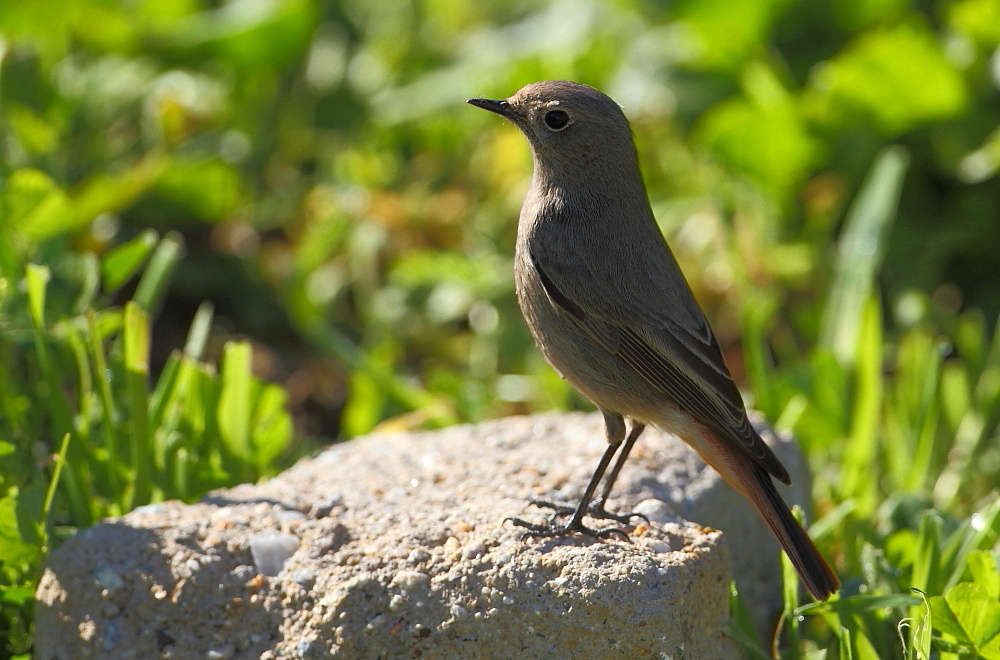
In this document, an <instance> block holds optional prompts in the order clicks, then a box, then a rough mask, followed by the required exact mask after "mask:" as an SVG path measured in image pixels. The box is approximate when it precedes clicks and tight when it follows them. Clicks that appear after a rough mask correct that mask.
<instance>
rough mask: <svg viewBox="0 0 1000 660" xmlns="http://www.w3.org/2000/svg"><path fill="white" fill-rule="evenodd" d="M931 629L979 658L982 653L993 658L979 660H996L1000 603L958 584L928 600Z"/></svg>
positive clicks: (975, 588)
mask: <svg viewBox="0 0 1000 660" xmlns="http://www.w3.org/2000/svg"><path fill="white" fill-rule="evenodd" d="M931 613H932V617H933V624H934V628H935V629H937V630H940V631H942V632H944V633H947V634H949V635H953V636H954V637H955V638H956V639H958V641H959V642H961V643H965V644H970V645H972V646H973V647H974V648H975V649H977V650H978V651H979V652H980V654H981V655H983V652H984V650H986V649H995V650H996V652H997V654H996V655H992V656H986V655H983V657H987V658H990V659H991V660H992V659H993V658H1000V644H998V641H1000V640H997V639H996V638H997V637H998V636H1000V601H998V600H997V599H996V598H994V597H992V596H990V594H988V593H987V592H986V590H985V589H984V588H983V587H981V586H980V585H978V584H975V583H972V582H960V583H959V584H956V585H955V586H954V587H952V588H951V589H949V590H948V593H946V594H945V595H944V596H934V597H933V598H931Z"/></svg>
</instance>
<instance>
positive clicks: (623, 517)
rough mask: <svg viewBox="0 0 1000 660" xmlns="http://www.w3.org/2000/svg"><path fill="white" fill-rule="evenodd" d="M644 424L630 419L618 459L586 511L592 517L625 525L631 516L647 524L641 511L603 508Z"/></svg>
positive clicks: (643, 428)
mask: <svg viewBox="0 0 1000 660" xmlns="http://www.w3.org/2000/svg"><path fill="white" fill-rule="evenodd" d="M645 428H646V425H645V424H643V423H642V422H637V421H635V420H633V421H632V428H631V430H629V434H628V438H626V439H625V444H624V445H622V452H621V453H620V454H619V455H618V460H617V461H615V466H614V467H613V468H611V472H610V473H609V474H608V478H607V479H606V480H605V481H604V488H602V489H601V495H600V496H599V497H598V498H597V499H596V500H594V503H593V505H591V507H590V510H589V511H588V513H589V514H590V515H591V516H593V517H594V518H602V519H606V520H616V521H618V522H620V523H621V524H623V525H627V524H628V523H629V521H630V520H632V518H642V519H643V520H645V521H646V524H647V525H648V524H649V519H648V518H647V517H646V516H644V515H642V514H641V513H624V514H614V513H610V512H609V511H608V510H607V509H605V508H604V506H605V504H607V501H608V495H610V494H611V489H612V488H614V487H615V481H617V480H618V473H619V472H621V471H622V466H623V465H625V461H626V460H628V455H629V452H631V451H632V446H633V445H634V444H635V441H636V440H638V439H639V436H640V435H642V432H643V430H645Z"/></svg>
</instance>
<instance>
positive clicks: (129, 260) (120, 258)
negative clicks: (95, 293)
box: [101, 229, 157, 291]
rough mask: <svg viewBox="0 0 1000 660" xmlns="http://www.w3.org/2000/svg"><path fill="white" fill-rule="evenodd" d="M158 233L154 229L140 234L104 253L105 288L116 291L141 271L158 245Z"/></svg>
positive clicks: (102, 260) (103, 275)
mask: <svg viewBox="0 0 1000 660" xmlns="http://www.w3.org/2000/svg"><path fill="white" fill-rule="evenodd" d="M156 240H157V233H156V232H155V231H154V230H152V229H147V230H146V231H144V232H142V233H141V234H139V235H138V236H137V237H135V238H133V239H132V240H131V241H128V242H127V243H123V244H121V245H119V246H118V247H116V248H115V249H113V250H111V251H110V252H108V253H107V254H106V255H104V258H103V259H101V277H102V278H103V280H104V290H105V291H114V290H116V289H118V287H120V286H122V285H123V284H125V283H126V282H128V281H129V280H130V279H132V277H133V276H134V275H135V274H136V273H137V272H139V269H140V268H141V267H142V264H143V263H145V261H146V258H147V257H148V256H149V253H150V252H151V251H152V250H153V246H155V245H156Z"/></svg>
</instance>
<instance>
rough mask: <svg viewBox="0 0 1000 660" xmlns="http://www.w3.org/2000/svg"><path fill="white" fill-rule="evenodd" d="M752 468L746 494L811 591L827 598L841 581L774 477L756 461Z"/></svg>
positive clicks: (819, 596)
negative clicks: (790, 507)
mask: <svg viewBox="0 0 1000 660" xmlns="http://www.w3.org/2000/svg"><path fill="white" fill-rule="evenodd" d="M750 470H752V471H753V476H752V477H750V476H749V475H747V481H750V482H751V483H745V486H746V490H747V491H749V492H747V493H746V494H747V498H748V499H749V500H750V502H751V503H752V504H753V505H754V508H755V509H757V512H758V513H760V515H761V517H762V518H763V519H764V522H766V523H767V526H768V527H769V528H770V529H771V532H772V533H773V534H774V536H775V538H777V539H778V543H780V544H781V547H782V549H784V551H785V554H787V555H788V558H789V559H791V560H792V566H794V567H795V570H796V571H797V572H798V574H799V577H801V578H802V582H803V583H804V584H805V585H806V588H807V589H808V590H809V593H811V594H812V595H813V596H814V597H815V598H816V599H817V600H826V599H827V598H829V597H830V596H831V595H832V594H833V593H834V592H836V591H837V589H839V588H840V581H839V580H838V579H837V576H836V575H834V573H833V569H832V568H830V565H829V564H828V563H827V562H826V560H825V559H824V558H823V555H821V554H820V553H819V550H817V549H816V546H815V545H814V544H813V542H812V539H810V538H809V535H808V534H806V530H804V529H802V525H800V524H799V522H798V521H797V520H796V519H795V517H794V516H793V515H792V512H791V510H790V509H789V508H788V505H787V504H785V501H784V500H783V499H781V495H779V494H778V491H777V489H776V488H775V487H774V482H772V481H771V475H769V474H768V473H767V472H766V471H765V470H764V469H763V468H761V467H759V466H757V465H753V466H752V467H751V468H750Z"/></svg>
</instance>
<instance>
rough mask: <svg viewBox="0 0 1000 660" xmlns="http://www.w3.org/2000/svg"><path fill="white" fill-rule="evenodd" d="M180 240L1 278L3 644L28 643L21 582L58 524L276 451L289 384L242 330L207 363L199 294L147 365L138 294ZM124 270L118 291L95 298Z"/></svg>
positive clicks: (21, 649)
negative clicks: (270, 371)
mask: <svg viewBox="0 0 1000 660" xmlns="http://www.w3.org/2000/svg"><path fill="white" fill-rule="evenodd" d="M180 248H181V246H180V243H179V241H178V240H177V238H176V237H171V236H167V237H165V238H163V239H158V238H157V237H156V235H155V234H154V233H151V232H145V233H143V234H142V235H140V236H139V237H138V238H136V239H135V240H133V241H131V242H129V243H126V244H124V245H121V246H119V247H118V248H116V249H115V250H112V251H110V252H108V253H107V254H106V255H104V257H103V258H102V259H101V260H100V261H98V259H96V258H95V257H94V255H93V254H86V253H75V252H61V253H57V254H56V255H55V256H54V257H53V258H52V260H51V263H50V264H49V265H40V264H36V263H28V264H26V266H25V268H24V270H23V275H22V276H21V277H20V278H18V277H12V278H8V277H7V273H6V272H5V273H4V277H3V278H2V279H0V373H2V374H3V378H2V379H0V479H2V481H0V488H2V497H0V623H2V625H3V628H2V631H0V632H2V635H3V638H4V640H5V645H6V650H7V652H8V653H10V654H14V655H17V654H24V653H27V652H28V650H29V648H30V633H31V608H32V594H33V590H34V585H35V583H36V582H37V579H38V577H39V571H40V570H41V564H42V562H43V561H44V558H45V555H46V553H47V552H48V551H49V550H50V548H52V547H53V546H54V545H55V544H57V543H58V542H59V541H60V540H62V539H64V538H65V537H66V536H67V535H69V534H71V533H72V532H73V531H75V530H76V529H79V528H82V527H86V526H88V525H91V524H93V523H94V522H96V521H98V520H100V519H101V518H104V517H106V516H115V515H121V514H122V513H124V512H127V511H130V510H131V509H134V508H135V507H137V506H140V505H143V504H147V503H149V502H155V501H160V500H164V499H170V498H177V499H181V500H186V501H191V500H195V499H197V498H198V497H199V496H201V495H202V494H203V493H205V492H206V491H207V490H209V489H212V488H218V487H222V486H231V485H235V484H237V483H243V482H246V481H254V480H256V479H259V478H261V477H264V476H267V475H271V474H275V473H276V472H278V471H279V470H280V469H281V467H282V466H283V465H284V464H285V462H286V461H287V460H288V455H287V452H286V450H287V448H288V447H289V444H290V443H291V440H292V422H291V419H290V417H289V414H288V412H287V410H286V399H287V395H286V393H285V391H284V390H283V389H282V388H281V387H279V386H277V385H274V384H269V383H264V382H261V381H260V380H259V379H257V378H255V377H254V376H253V375H252V374H251V368H250V356H251V350H250V345H249V343H247V342H243V341H231V342H228V343H227V344H226V345H225V346H224V348H223V350H222V363H221V365H222V366H221V370H220V372H219V373H217V372H216V369H215V368H214V367H213V366H212V365H210V364H207V363H205V362H203V361H201V356H202V352H203V350H204V348H205V344H206V340H207V338H208V336H209V326H210V325H211V319H212V310H211V307H210V306H208V305H205V306H202V308H201V309H199V310H198V313H197V314H196V315H195V318H194V320H193V321H192V323H191V330H190V334H189V336H188V340H187V343H186V345H185V347H184V349H183V351H177V352H175V353H173V354H172V355H171V356H170V357H169V358H168V360H167V362H166V364H165V365H164V367H163V369H162V371H161V372H160V374H159V375H158V378H157V379H156V380H155V382H153V381H151V378H150V369H149V355H150V343H151V342H152V341H153V338H152V337H151V335H150V320H149V311H148V310H150V309H153V308H155V307H156V306H157V305H158V304H159V302H160V300H161V296H162V292H163V290H164V287H165V284H166V279H167V278H168V276H169V273H170V270H171V267H172V264H173V263H174V262H175V261H176V260H177V259H178V258H179V256H180V252H181V249H180ZM5 256H6V263H12V262H14V261H16V259H17V255H15V254H7V255H5ZM134 278H138V284H137V286H136V288H135V294H134V295H133V297H132V299H131V300H129V301H128V302H126V303H125V304H124V306H122V307H117V306H111V305H109V302H110V301H111V300H112V299H113V298H114V296H115V295H116V294H117V293H118V292H119V289H120V288H121V287H123V286H124V285H126V284H127V283H128V282H130V281H131V280H133V279H134ZM25 657H26V656H25Z"/></svg>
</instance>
